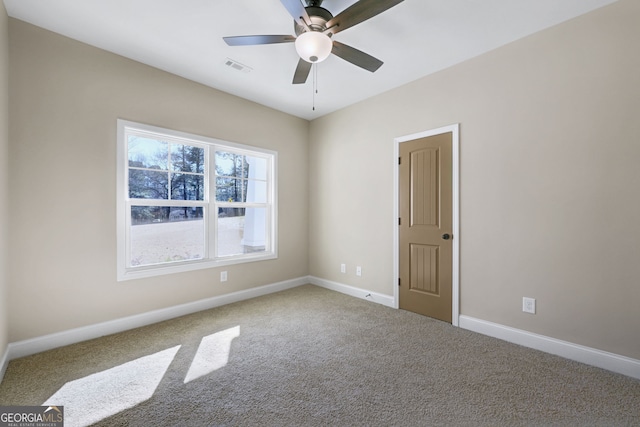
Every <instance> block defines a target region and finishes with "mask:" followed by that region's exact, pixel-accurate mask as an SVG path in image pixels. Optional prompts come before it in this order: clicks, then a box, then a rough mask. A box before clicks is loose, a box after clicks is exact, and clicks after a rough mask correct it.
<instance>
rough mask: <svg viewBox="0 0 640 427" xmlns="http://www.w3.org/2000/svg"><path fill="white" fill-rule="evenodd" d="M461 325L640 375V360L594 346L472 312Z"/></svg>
mask: <svg viewBox="0 0 640 427" xmlns="http://www.w3.org/2000/svg"><path fill="white" fill-rule="evenodd" d="M460 327H461V328H463V329H468V330H470V331H473V332H478V333H480V334H483V335H489V336H491V337H494V338H499V339H501V340H504V341H509V342H512V343H514V344H519V345H522V346H524V347H529V348H533V349H536V350H541V351H544V352H546V353H551V354H555V355H557V356H561V357H564V358H567V359H571V360H575V361H577V362H582V363H586V364H587V365H591V366H596V367H598V368H602V369H606V370H609V371H613V372H617V373H619V374H623V375H627V376H630V377H633V378H637V379H640V360H636V359H632V358H630V357H626V356H621V355H619V354H614V353H609V352H606V351H602V350H598V349H595V348H591V347H585V346H582V345H578V344H574V343H571V342H568V341H562V340H558V339H555V338H550V337H547V336H544V335H538V334H534V333H532V332H527V331H523V330H521V329H515V328H511V327H508V326H504V325H500V324H498V323H492V322H487V321H485V320H480V319H476V318H473V317H469V316H460Z"/></svg>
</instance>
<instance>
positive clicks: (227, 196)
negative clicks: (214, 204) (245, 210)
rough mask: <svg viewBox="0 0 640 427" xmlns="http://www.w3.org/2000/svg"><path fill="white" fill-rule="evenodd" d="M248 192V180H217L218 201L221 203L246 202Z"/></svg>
mask: <svg viewBox="0 0 640 427" xmlns="http://www.w3.org/2000/svg"><path fill="white" fill-rule="evenodd" d="M243 187H244V188H243ZM246 190H247V181H246V180H243V179H235V178H216V200H217V201H219V202H244V201H246V197H245V196H244V195H245V194H246Z"/></svg>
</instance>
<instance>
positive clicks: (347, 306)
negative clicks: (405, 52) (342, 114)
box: [0, 285, 640, 427]
mask: <svg viewBox="0 0 640 427" xmlns="http://www.w3.org/2000/svg"><path fill="white" fill-rule="evenodd" d="M45 402H46V404H57V405H63V406H64V410H65V426H67V427H69V426H76V425H78V426H80V425H92V424H93V425H98V426H325V425H332V426H540V425H544V426H639V425H640V381H638V380H636V379H633V378H630V377H625V376H623V375H619V374H615V373H612V372H608V371H605V370H602V369H598V368H595V367H591V366H587V365H584V364H581V363H578V362H573V361H570V360H566V359H563V358H561V357H557V356H553V355H550V354H546V353H542V352H539V351H536V350H531V349H528V348H524V347H521V346H518V345H514V344H510V343H507V342H504V341H500V340H497V339H494V338H491V337H487V336H483V335H480V334H476V333H473V332H470V331H466V330H462V329H459V328H455V327H453V326H451V325H449V324H446V323H443V322H439V321H436V320H433V319H430V318H426V317H423V316H419V315H416V314H413V313H409V312H406V311H402V310H394V309H391V308H388V307H384V306H381V305H378V304H374V303H371V302H368V301H364V300H360V299H357V298H352V297H349V296H346V295H343V294H340V293H337V292H332V291H329V290H326V289H322V288H318V287H316V286H312V285H306V286H301V287H298V288H295V289H291V290H288V291H284V292H279V293H276V294H272V295H267V296H263V297H259V298H255V299H251V300H247V301H243V302H239V303H235V304H230V305H227V306H223V307H218V308H214V309H211V310H206V311H202V312H199V313H195V314H192V315H188V316H184V317H181V318H178V319H173V320H169V321H165V322H161V323H158V324H154V325H151V326H147V327H143V328H138V329H135V330H131V331H127V332H123V333H119V334H115V335H110V336H106V337H102V338H99V339H95V340H90V341H85V342H82V343H78V344H74V345H70V346H67V347H63V348H59V349H54V350H50V351H47V352H43V353H39V354H36V355H33V356H29V357H24V358H21V359H16V360H13V361H11V362H10V364H9V367H8V369H7V372H6V375H5V378H4V380H3V382H2V383H1V384H0V406H8V405H41V404H43V403H45Z"/></svg>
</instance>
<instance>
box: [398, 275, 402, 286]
mask: <svg viewBox="0 0 640 427" xmlns="http://www.w3.org/2000/svg"><path fill="white" fill-rule="evenodd" d="M398 286H402V285H401V284H400V278H399V277H398Z"/></svg>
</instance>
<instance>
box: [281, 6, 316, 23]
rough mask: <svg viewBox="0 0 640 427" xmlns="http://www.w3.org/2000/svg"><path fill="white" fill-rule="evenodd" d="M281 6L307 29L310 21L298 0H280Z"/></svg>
mask: <svg viewBox="0 0 640 427" xmlns="http://www.w3.org/2000/svg"><path fill="white" fill-rule="evenodd" d="M280 2H281V3H282V5H283V6H284V7H285V8H286V9H287V10H288V11H289V15H291V16H292V17H293V19H294V20H295V21H296V22H297V23H298V24H300V25H302V26H303V27H305V28H307V26H308V25H309V22H311V19H309V15H308V14H307V10H306V9H305V8H304V6H303V5H302V3H300V0H280Z"/></svg>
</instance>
